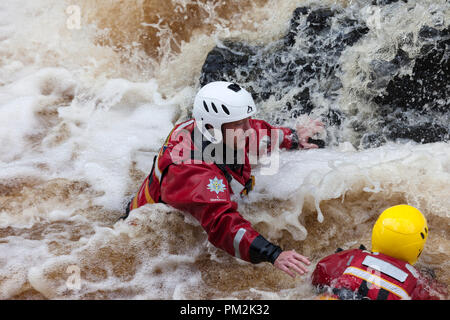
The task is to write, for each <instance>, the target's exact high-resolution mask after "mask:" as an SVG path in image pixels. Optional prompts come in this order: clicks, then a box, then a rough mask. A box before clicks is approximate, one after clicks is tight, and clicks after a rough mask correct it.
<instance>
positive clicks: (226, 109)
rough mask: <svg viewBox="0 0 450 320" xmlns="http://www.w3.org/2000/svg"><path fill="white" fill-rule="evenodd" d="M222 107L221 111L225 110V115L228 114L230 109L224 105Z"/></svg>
mask: <svg viewBox="0 0 450 320" xmlns="http://www.w3.org/2000/svg"><path fill="white" fill-rule="evenodd" d="M222 109H223V112H225V113H226V114H227V115H230V111H229V110H228V108H227V107H225V106H224V105H222Z"/></svg>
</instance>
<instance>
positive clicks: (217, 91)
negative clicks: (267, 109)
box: [192, 81, 256, 143]
mask: <svg viewBox="0 0 450 320" xmlns="http://www.w3.org/2000/svg"><path fill="white" fill-rule="evenodd" d="M255 113H256V105H255V102H254V101H253V98H252V95H251V94H250V93H249V92H248V91H247V90H245V89H243V88H241V87H240V86H238V85H237V84H235V83H232V82H225V81H215V82H210V83H208V84H207V85H205V86H204V87H203V88H201V89H200V91H199V92H198V93H197V95H196V97H195V100H194V110H193V111H192V114H193V116H194V119H195V122H196V124H197V127H198V128H199V130H200V132H201V133H202V134H203V135H204V136H205V138H206V139H208V140H209V141H211V142H212V143H219V142H221V140H222V124H224V123H229V122H234V121H239V120H242V119H245V118H248V117H250V116H252V115H254V114H255ZM206 125H210V126H211V127H212V129H213V133H214V135H213V134H212V132H210V131H208V129H206Z"/></svg>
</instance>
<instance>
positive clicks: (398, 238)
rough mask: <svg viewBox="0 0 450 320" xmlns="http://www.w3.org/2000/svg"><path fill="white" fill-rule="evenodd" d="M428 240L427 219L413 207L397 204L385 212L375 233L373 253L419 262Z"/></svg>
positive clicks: (374, 228)
mask: <svg viewBox="0 0 450 320" xmlns="http://www.w3.org/2000/svg"><path fill="white" fill-rule="evenodd" d="M427 237H428V226H427V220H426V219H425V217H424V216H423V214H422V213H421V212H420V211H419V210H417V209H416V208H414V207H411V206H408V205H404V204H402V205H398V206H394V207H391V208H388V209H386V210H385V211H383V213H382V214H381V215H380V216H379V217H378V220H377V222H375V225H374V227H373V230H372V252H380V253H382V254H385V255H388V256H390V257H393V258H396V259H400V260H403V261H407V262H408V263H409V264H411V265H413V264H415V263H416V261H417V259H418V258H419V256H420V254H421V253H422V250H423V247H424V246H425V242H426V241H427Z"/></svg>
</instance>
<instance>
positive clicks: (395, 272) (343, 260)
mask: <svg viewBox="0 0 450 320" xmlns="http://www.w3.org/2000/svg"><path fill="white" fill-rule="evenodd" d="M312 284H313V285H314V286H317V287H319V288H320V289H322V290H324V289H326V288H329V289H331V292H329V293H330V294H331V295H332V296H333V297H335V298H338V299H342V300H347V299H371V300H377V299H378V300H400V299H413V300H434V299H439V296H440V295H441V296H445V294H446V293H445V289H443V287H442V286H441V287H440V286H439V284H438V283H437V282H435V281H431V280H429V279H427V278H426V277H424V276H423V275H422V274H421V273H420V272H419V271H418V270H417V269H416V268H414V267H413V266H412V265H410V264H408V263H407V262H405V261H401V260H398V259H394V258H392V257H389V256H387V255H384V254H381V253H371V252H369V251H366V250H361V249H352V250H345V251H340V252H337V253H335V254H333V255H330V256H328V257H326V258H324V259H322V260H321V261H319V263H318V264H317V266H316V269H315V270H314V273H313V275H312Z"/></svg>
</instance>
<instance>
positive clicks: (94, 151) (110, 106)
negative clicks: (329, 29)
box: [0, 0, 450, 299]
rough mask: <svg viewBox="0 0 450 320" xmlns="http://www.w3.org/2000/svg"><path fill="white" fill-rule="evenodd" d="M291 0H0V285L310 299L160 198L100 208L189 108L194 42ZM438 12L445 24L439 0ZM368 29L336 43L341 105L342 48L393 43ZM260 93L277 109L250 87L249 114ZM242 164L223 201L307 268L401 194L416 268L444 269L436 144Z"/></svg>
mask: <svg viewBox="0 0 450 320" xmlns="http://www.w3.org/2000/svg"><path fill="white" fill-rule="evenodd" d="M360 2H362V3H363V2H364V1H360ZM322 3H323V4H324V5H332V4H335V1H325V2H322ZM432 3H434V4H432ZM302 4H303V2H302V1H300V2H299V1H288V0H286V1H275V0H274V1H271V0H260V1H238V0H232V1H206V0H197V1H194V0H172V1H162V0H141V1H138V0H135V1H119V0H115V1H100V0H99V1H88V0H86V1H78V4H77V5H75V6H74V5H73V4H72V3H71V2H70V1H56V0H38V1H33V2H32V3H30V2H28V1H21V0H20V1H17V0H16V1H9V0H7V1H3V2H2V3H1V4H0V18H1V19H0V21H2V22H1V23H2V24H0V139H1V144H0V298H1V299H44V298H45V299H66V298H68V299H219V298H240V299H272V298H275V299H312V298H314V297H315V293H314V291H313V288H312V287H311V285H310V283H309V276H304V277H298V278H297V279H295V280H292V279H291V278H290V277H288V276H287V275H285V274H284V273H282V272H280V271H277V270H275V268H273V267H272V266H271V265H270V264H260V265H251V264H248V263H245V262H242V261H238V260H236V259H234V258H233V257H231V256H229V255H227V254H226V253H224V252H222V251H220V250H218V249H216V248H214V247H213V246H212V245H211V244H209V243H208V241H207V235H206V234H205V232H204V231H203V230H202V228H201V226H199V224H198V223H197V222H196V221H195V220H194V219H193V218H192V217H190V216H187V215H184V214H183V213H181V212H178V211H176V210H174V209H171V208H170V207H167V206H165V205H162V204H157V205H150V206H145V207H142V208H140V209H138V210H135V211H133V213H132V215H131V216H130V218H129V219H127V220H126V221H119V222H117V220H118V218H119V217H120V216H121V215H122V213H123V207H124V205H125V203H126V202H127V201H128V199H129V197H130V196H131V195H133V194H134V193H135V192H136V190H137V188H138V187H139V185H140V183H141V182H142V181H143V179H144V178H145V176H146V175H147V174H148V172H149V170H150V169H151V164H152V159H153V156H154V155H155V153H156V152H158V149H159V147H160V146H161V143H162V142H163V140H164V139H165V137H166V135H167V134H168V133H169V132H170V130H171V129H172V127H173V125H174V124H175V123H176V122H178V121H181V120H184V119H186V118H187V117H188V116H189V112H190V108H191V105H192V102H193V97H194V95H195V92H196V91H197V90H198V88H199V82H198V79H199V76H200V72H201V67H202V64H203V62H204V59H205V57H206V55H207V54H208V52H209V51H210V50H211V49H212V48H213V47H214V46H215V45H216V44H217V43H218V41H220V40H223V39H238V40H241V41H246V42H249V43H252V44H254V45H258V44H266V43H270V42H271V41H274V40H276V39H278V38H279V37H281V36H282V35H283V34H284V32H286V30H287V28H288V24H289V19H290V18H291V16H292V12H293V10H294V9H295V8H296V7H298V6H300V5H302ZM305 4H309V2H305ZM351 4H352V1H341V2H338V3H337V4H335V5H338V6H342V7H343V8H344V10H345V8H347V7H348V6H350V5H351ZM360 5H361V7H364V4H360ZM423 5H424V6H431V5H434V6H436V7H439V6H442V8H444V5H445V1H434V2H433V1H429V3H428V2H427V1H424V4H423ZM439 8H440V7H439ZM399 10H400V9H399ZM420 12H422V14H423V10H422V11H420V10H410V11H408V14H409V15H410V16H403V17H402V19H403V20H402V21H403V23H402V24H401V27H402V28H406V29H408V28H411V32H412V33H413V34H414V32H416V30H415V29H414V27H413V25H414V24H413V23H412V22H411V23H410V24H408V21H409V20H411V21H413V20H414V19H416V18H417V16H415V15H418V14H419V13H420ZM425 12H426V10H425ZM442 12H443V15H444V18H445V19H446V21H447V23H448V18H449V9H448V8H447V9H442ZM77 19H78V20H77ZM389 19H390V20H389ZM392 19H395V17H392V16H386V17H383V19H382V21H386V25H385V27H383V28H385V29H383V28H382V29H381V30H378V31H377V32H379V33H380V34H383V32H384V33H385V34H389V33H390V32H391V30H390V29H389V28H391V26H393V25H398V24H395V21H393V20H392ZM408 19H409V20H408ZM422 19H424V20H426V19H428V16H427V15H426V14H423V16H422ZM391 33H392V32H391ZM380 34H378V35H377V36H378V37H375V36H373V38H370V39H369V40H365V42H363V43H361V44H360V45H359V46H357V47H356V49H354V51H351V50H350V51H349V52H348V55H345V54H344V55H343V57H342V59H343V66H344V68H343V70H344V74H343V75H342V81H343V82H344V84H345V86H344V89H343V92H342V100H341V101H342V103H343V105H345V106H348V105H349V104H350V103H351V101H352V99H354V96H353V92H354V90H352V88H354V87H355V86H357V85H358V84H357V83H355V82H354V81H353V80H352V74H357V73H358V72H363V71H364V62H363V58H361V59H362V60H361V61H362V62H360V63H359V64H357V63H355V64H353V62H354V61H355V60H354V59H355V52H356V51H358V52H362V53H363V56H364V54H366V55H371V54H372V52H375V51H376V50H377V49H378V48H379V47H380V46H382V45H386V46H395V45H396V44H395V43H394V42H393V43H391V44H386V43H387V42H386V39H385V38H383V35H380ZM391 40H392V39H391ZM371 41H372V42H371ZM392 41H394V40H392ZM377 54H379V51H378V53H377ZM357 89H358V90H360V91H364V90H369V89H368V88H364V87H360V88H357ZM349 101H350V102H349ZM271 103H272V104H274V105H275V106H274V107H273V110H277V109H276V108H275V107H276V103H277V101H269V102H267V103H265V104H264V105H263V106H262V107H263V108H262V111H261V113H260V115H261V117H262V118H264V117H265V116H266V115H267V114H268V113H270V112H271V110H272V107H271V106H270V104H271ZM345 106H343V108H344V107H345ZM368 108H370V106H360V110H361V111H364V112H366V111H367V109H368ZM364 112H362V113H363V114H367V113H364ZM351 140H352V137H351V136H350V133H349V137H348V141H351ZM255 174H256V181H257V186H256V189H255V190H254V192H253V194H251V195H250V197H249V198H248V199H246V200H243V201H242V203H240V204H239V208H240V211H241V214H242V215H243V216H244V217H245V218H247V219H248V220H249V221H250V222H251V223H252V224H253V225H254V227H255V229H256V230H258V231H260V232H261V233H262V234H263V235H264V236H265V237H266V238H268V239H270V240H271V241H273V242H274V243H277V244H279V245H281V246H282V247H283V248H286V249H295V250H296V251H297V252H300V253H302V254H303V255H306V256H308V257H309V258H310V259H311V261H312V262H313V265H312V266H311V267H310V270H311V271H312V269H313V267H314V265H315V264H316V263H317V262H318V261H319V260H320V259H321V258H322V257H324V256H325V255H328V254H331V253H333V252H334V251H335V249H336V248H337V247H341V248H344V249H346V248H353V247H358V246H359V244H364V245H365V246H366V247H368V248H370V233H371V228H372V226H373V224H374V222H375V220H376V219H377V217H378V215H379V214H380V213H381V212H382V211H383V210H384V209H386V208H387V207H390V206H393V205H397V204H402V203H407V204H410V205H413V206H416V207H417V208H418V209H419V210H421V211H422V213H423V214H424V215H425V216H426V218H427V220H428V225H429V229H430V234H429V238H428V241H427V244H426V246H425V250H424V252H423V254H422V256H421V257H420V259H419V261H418V263H417V265H416V266H417V267H418V268H419V269H432V270H434V272H435V275H436V277H437V279H438V280H439V281H440V282H441V283H443V284H445V285H447V286H448V285H449V284H450V273H449V271H448V270H449V269H450V268H449V267H450V266H449V255H450V241H449V234H450V233H449V232H448V231H449V222H450V217H449V214H448V209H449V208H450V198H449V194H450V184H449V181H450V146H449V144H448V142H447V143H445V142H439V143H434V144H426V145H417V144H411V143H403V144H401V143H398V144H387V145H385V146H381V147H379V148H374V149H366V150H356V149H355V148H354V147H353V146H352V145H351V144H350V143H348V142H345V143H342V144H340V145H339V146H336V147H335V148H329V149H321V150H311V151H294V152H283V153H281V155H280V169H279V171H278V172H277V175H276V176H264V175H262V174H261V172H260V167H258V166H257V167H256V168H255Z"/></svg>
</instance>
